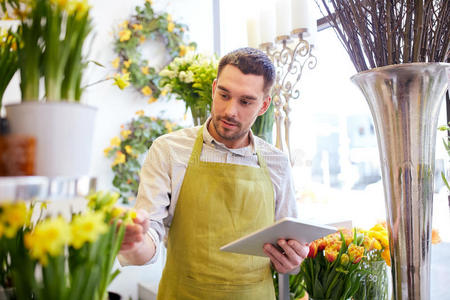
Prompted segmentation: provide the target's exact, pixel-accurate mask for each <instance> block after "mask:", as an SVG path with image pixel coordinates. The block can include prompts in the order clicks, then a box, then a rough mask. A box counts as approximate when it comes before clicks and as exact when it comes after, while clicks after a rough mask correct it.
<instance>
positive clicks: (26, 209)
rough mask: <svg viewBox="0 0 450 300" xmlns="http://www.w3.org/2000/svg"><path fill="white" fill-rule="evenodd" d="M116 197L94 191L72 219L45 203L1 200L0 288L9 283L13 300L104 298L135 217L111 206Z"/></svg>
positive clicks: (99, 299)
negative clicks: (50, 210)
mask: <svg viewBox="0 0 450 300" xmlns="http://www.w3.org/2000/svg"><path fill="white" fill-rule="evenodd" d="M118 198H119V195H118V194H114V193H106V192H97V193H95V194H92V195H90V196H88V199H87V200H88V203H87V208H86V209H85V210H83V211H82V212H80V213H74V214H72V216H71V217H70V218H63V217H62V216H61V215H58V216H50V215H51V214H47V211H46V204H45V203H35V204H31V205H28V204H27V203H25V202H21V201H18V202H14V203H8V202H2V203H0V227H1V228H2V231H0V245H1V248H0V249H1V251H0V263H1V264H0V271H1V272H0V274H1V276H0V286H1V287H5V288H6V287H13V291H14V292H13V296H14V297H15V298H14V299H17V300H21V299H23V300H25V299H60V300H71V299H73V300H75V299H95V300H106V299H107V296H108V292H107V288H108V285H109V284H110V283H111V281H112V280H113V279H114V278H115V277H116V276H117V275H118V274H119V272H120V271H119V270H115V271H114V270H113V264H114V260H115V258H116V256H117V253H118V251H119V249H120V245H121V243H122V239H123V236H124V233H125V225H126V224H129V223H130V222H131V220H132V218H134V217H135V212H133V211H124V210H122V209H120V208H117V207H115V206H114V205H115V203H116V201H117V199H118ZM33 214H35V215H34V216H33V217H32V215H33ZM32 219H33V222H32V221H31V220H32ZM36 219H37V220H36Z"/></svg>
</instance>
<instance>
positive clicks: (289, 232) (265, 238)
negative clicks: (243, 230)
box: [220, 218, 337, 256]
mask: <svg viewBox="0 0 450 300" xmlns="http://www.w3.org/2000/svg"><path fill="white" fill-rule="evenodd" d="M336 231H337V229H336V227H333V226H328V225H319V224H314V223H309V222H303V221H300V220H297V219H294V218H283V219H281V220H278V221H277V222H275V223H274V224H272V225H270V226H268V227H266V228H262V229H260V230H258V231H255V232H253V233H251V234H249V235H246V236H244V237H242V238H240V239H237V240H235V241H233V242H231V243H229V244H226V245H224V246H222V247H221V248H220V250H222V251H227V252H234V253H240V254H248V255H256V256H267V255H266V254H265V253H264V251H263V245H264V244H266V243H271V244H273V245H277V241H278V240H279V239H286V240H297V241H299V242H300V243H310V242H312V241H314V240H317V239H319V238H321V237H324V236H326V235H328V234H331V233H335V232H336Z"/></svg>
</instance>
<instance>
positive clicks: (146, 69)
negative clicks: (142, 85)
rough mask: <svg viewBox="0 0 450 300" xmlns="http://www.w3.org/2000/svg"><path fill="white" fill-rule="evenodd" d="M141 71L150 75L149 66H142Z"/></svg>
mask: <svg viewBox="0 0 450 300" xmlns="http://www.w3.org/2000/svg"><path fill="white" fill-rule="evenodd" d="M141 72H142V74H144V75H148V73H149V71H148V67H142V68H141Z"/></svg>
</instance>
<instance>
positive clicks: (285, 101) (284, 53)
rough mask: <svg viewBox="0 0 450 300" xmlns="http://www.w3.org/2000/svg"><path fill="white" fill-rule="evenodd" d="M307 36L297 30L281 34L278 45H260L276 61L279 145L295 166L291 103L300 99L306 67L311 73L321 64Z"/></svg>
mask: <svg viewBox="0 0 450 300" xmlns="http://www.w3.org/2000/svg"><path fill="white" fill-rule="evenodd" d="M307 33H308V31H307V29H306V28H299V29H294V30H293V31H292V32H291V35H290V36H289V35H281V36H278V37H276V39H275V43H271V42H269V43H263V44H261V45H260V46H259V47H260V49H261V50H262V51H264V53H266V54H267V56H268V57H269V58H270V59H271V60H272V62H273V64H274V65H275V70H276V78H275V84H274V88H273V92H272V95H273V98H272V100H273V104H274V108H275V124H276V132H277V135H276V143H275V146H276V147H277V148H278V149H280V150H281V151H283V152H285V153H286V154H287V155H288V156H289V159H290V162H291V164H293V163H294V161H293V158H292V154H291V149H290V134H289V130H290V125H291V117H290V113H291V108H290V101H291V100H295V99H298V98H299V96H300V91H299V88H298V83H299V82H300V79H301V77H302V74H303V69H304V68H305V66H307V67H308V68H309V69H310V70H311V69H314V68H315V67H316V65H317V58H316V57H315V56H314V55H313V54H312V49H313V46H312V45H310V43H309V42H308V41H306V40H305V39H304V38H303V36H304V35H305V34H307ZM283 126H284V130H283Z"/></svg>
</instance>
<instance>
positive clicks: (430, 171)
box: [352, 63, 450, 300]
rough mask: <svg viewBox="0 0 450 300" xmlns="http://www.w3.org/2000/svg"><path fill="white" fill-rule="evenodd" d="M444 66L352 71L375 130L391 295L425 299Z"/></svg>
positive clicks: (445, 81)
mask: <svg viewBox="0 0 450 300" xmlns="http://www.w3.org/2000/svg"><path fill="white" fill-rule="evenodd" d="M449 67H450V64H444V63H410V64H399V65H391V66H386V67H381V68H376V69H372V70H369V71H365V72H361V73H359V74H357V75H355V76H353V77H352V80H353V82H354V83H356V85H358V87H359V88H360V89H361V91H362V92H363V94H364V96H365V98H366V100H367V103H368V105H369V108H370V111H371V113H372V117H373V121H374V125H375V129H376V132H377V140H378V149H379V154H380V162H381V170H382V178H383V186H384V194H385V200H386V213H387V225H388V231H389V244H390V254H391V261H392V264H391V265H392V267H391V272H392V279H393V285H392V287H393V295H394V299H396V300H419V299H420V300H428V299H430V260H431V252H430V250H431V224H432V213H431V212H432V208H433V194H434V185H433V183H434V163H435V161H434V158H435V145H436V132H437V120H438V115H439V109H440V105H441V103H442V100H443V98H444V95H445V93H446V91H447V85H448V77H447V76H448V75H447V72H448V70H447V69H449Z"/></svg>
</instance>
